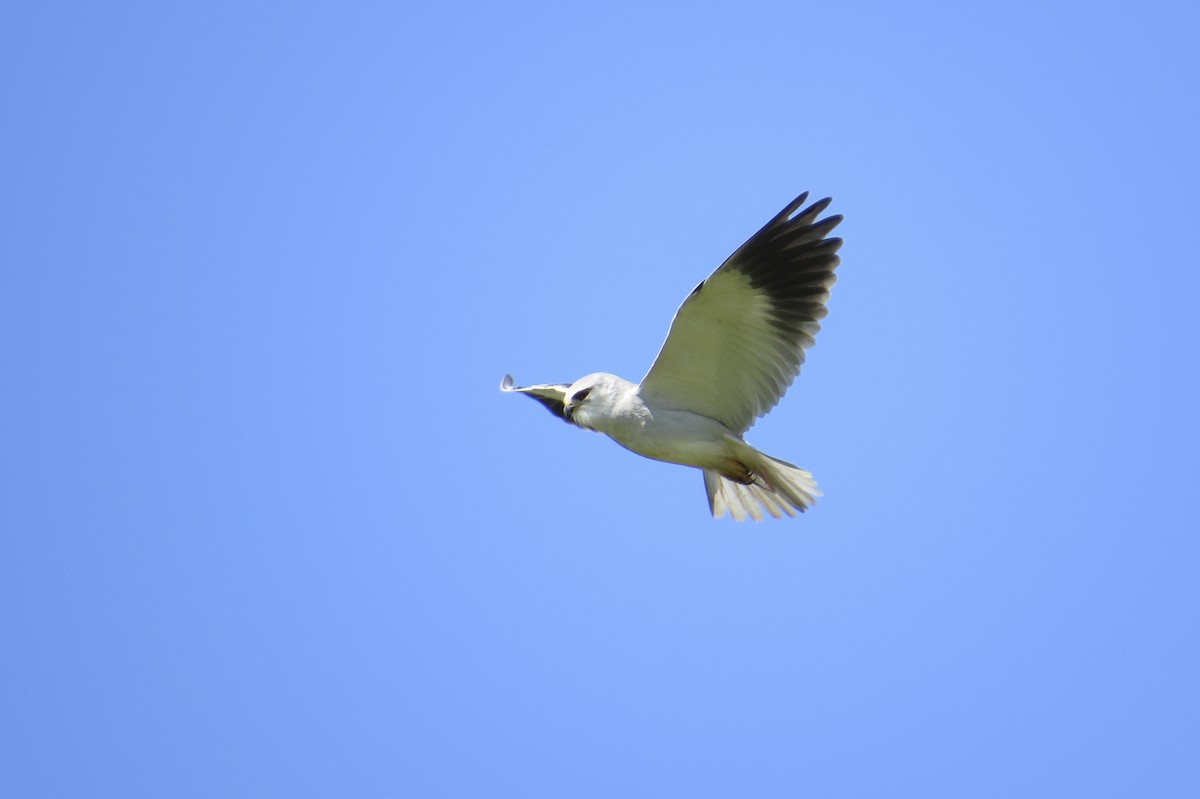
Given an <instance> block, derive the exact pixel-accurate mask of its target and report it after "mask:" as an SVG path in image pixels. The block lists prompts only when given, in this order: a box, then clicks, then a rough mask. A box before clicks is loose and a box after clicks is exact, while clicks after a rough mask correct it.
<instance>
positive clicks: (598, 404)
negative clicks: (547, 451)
mask: <svg viewBox="0 0 1200 799" xmlns="http://www.w3.org/2000/svg"><path fill="white" fill-rule="evenodd" d="M633 388H636V386H634V384H633V383H630V382H629V381H628V380H622V379H621V378H619V377H617V376H616V375H610V374H608V373H607V372H595V373H593V374H590V375H587V376H586V377H581V378H579V379H578V380H576V381H575V382H574V383H572V384H571V387H570V388H568V389H567V395H566V399H565V401H564V402H563V414H564V415H566V417H567V419H568V420H570V421H572V422H574V423H575V424H577V425H579V426H580V427H583V428H585V429H587V430H598V431H600V432H605V428H606V427H607V425H606V424H605V422H606V421H608V420H611V419H613V418H614V417H615V416H616V415H617V410H618V405H619V403H621V401H622V400H624V399H625V398H626V397H627V396H628V395H629V393H630V389H633Z"/></svg>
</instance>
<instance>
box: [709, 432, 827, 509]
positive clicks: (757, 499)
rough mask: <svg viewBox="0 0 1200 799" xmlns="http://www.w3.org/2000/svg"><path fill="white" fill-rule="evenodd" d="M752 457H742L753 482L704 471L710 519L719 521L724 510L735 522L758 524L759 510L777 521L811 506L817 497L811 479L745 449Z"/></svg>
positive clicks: (796, 470)
mask: <svg viewBox="0 0 1200 799" xmlns="http://www.w3.org/2000/svg"><path fill="white" fill-rule="evenodd" d="M747 449H749V450H750V452H751V453H752V457H748V458H746V461H747V463H746V466H748V467H749V468H750V471H751V472H752V473H753V475H754V482H753V483H750V484H744V483H739V482H737V481H735V480H730V479H728V478H726V477H722V476H721V474H720V473H719V472H714V471H710V470H708V469H705V470H704V489H705V491H707V492H708V507H709V509H710V510H711V511H712V515H713V518H715V519H719V518H721V517H722V516H724V515H725V512H726V511H728V512H729V515H730V516H732V517H733V518H734V519H735V520H736V521H739V522H741V521H745V520H746V517H747V516H749V517H750V518H752V519H754V521H756V522H760V521H762V519H763V510H766V512H767V513H769V514H770V515H771V516H772V517H774V518H776V519H779V518H782V517H783V514H784V513H786V514H787V515H788V516H795V515H796V511H800V512H801V513H803V512H804V511H805V510H806V509H808V508H810V507H812V505H813V503H815V502H816V501H817V497H819V496H821V492H820V491H818V490H817V483H816V481H815V480H813V476H812V475H811V474H809V473H808V472H806V471H804V470H803V469H801V468H799V467H798V466H793V465H792V464H790V463H787V462H785V461H781V460H776V459H775V458H772V457H770V456H769V455H764V454H762V453H761V452H758V451H757V450H753V449H751V448H749V447H747Z"/></svg>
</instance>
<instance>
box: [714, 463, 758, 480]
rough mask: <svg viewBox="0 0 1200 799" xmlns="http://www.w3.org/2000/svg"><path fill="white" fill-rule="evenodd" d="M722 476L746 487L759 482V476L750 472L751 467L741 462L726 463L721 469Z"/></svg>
mask: <svg viewBox="0 0 1200 799" xmlns="http://www.w3.org/2000/svg"><path fill="white" fill-rule="evenodd" d="M721 476H722V477H724V478H726V479H728V480H732V481H733V482H735V483H741V484H742V485H744V486H748V485H753V484H754V483H755V482H756V481H757V480H758V475H756V474H755V473H754V472H752V471H750V467H748V466H747V465H746V464H744V463H742V462H741V461H729V462H728V463H726V464H725V465H724V466H723V467H722V468H721Z"/></svg>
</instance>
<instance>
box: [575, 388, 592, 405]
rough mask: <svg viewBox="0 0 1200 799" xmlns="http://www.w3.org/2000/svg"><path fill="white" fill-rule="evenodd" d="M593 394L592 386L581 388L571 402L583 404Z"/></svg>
mask: <svg viewBox="0 0 1200 799" xmlns="http://www.w3.org/2000/svg"><path fill="white" fill-rule="evenodd" d="M591 393H592V388H591V386H588V387H587V388H581V389H579V390H578V391H576V392H575V394H574V395H573V396H572V397H571V402H583V401H584V400H585V399H587V398H588V394H591Z"/></svg>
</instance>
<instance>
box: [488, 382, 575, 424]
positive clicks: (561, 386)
mask: <svg viewBox="0 0 1200 799" xmlns="http://www.w3.org/2000/svg"><path fill="white" fill-rule="evenodd" d="M570 387H571V384H570V383H553V384H545V385H540V386H526V387H525V388H519V387H517V386H514V385H513V379H512V375H505V376H504V379H503V380H501V381H500V390H501V391H517V392H520V393H521V394H524V395H525V396H527V397H531V398H532V399H535V400H537V401H538V402H540V403H542V405H545V406H546V409H547V410H549V411H550V413H552V414H554V415H555V416H557V417H558V418H559V419H562V420H563V421H564V422H568V421H569V420H568V419H567V415H566V414H565V413H563V405H564V404H565V402H566V398H567V389H568V388H570Z"/></svg>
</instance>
